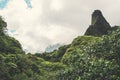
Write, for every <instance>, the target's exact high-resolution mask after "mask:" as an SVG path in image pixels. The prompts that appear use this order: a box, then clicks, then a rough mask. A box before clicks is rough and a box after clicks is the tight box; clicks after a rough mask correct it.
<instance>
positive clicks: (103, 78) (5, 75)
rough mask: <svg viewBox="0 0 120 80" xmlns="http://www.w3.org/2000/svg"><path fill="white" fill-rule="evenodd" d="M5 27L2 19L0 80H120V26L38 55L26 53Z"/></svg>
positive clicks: (80, 37) (0, 22)
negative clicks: (103, 33)
mask: <svg viewBox="0 0 120 80" xmlns="http://www.w3.org/2000/svg"><path fill="white" fill-rule="evenodd" d="M6 26H7V25H6V22H4V20H3V19H2V17H0V80H120V52H119V50H120V27H119V26H115V27H113V28H112V29H111V30H110V31H109V33H108V34H107V35H101V36H99V37H97V36H79V37H77V38H75V39H74V40H73V42H72V43H71V44H69V45H65V46H61V47H60V48H59V49H58V50H54V51H53V52H44V53H36V54H31V53H28V54H25V52H24V51H23V50H22V47H21V45H20V43H19V42H18V41H17V40H15V39H14V38H12V37H10V36H9V35H8V34H7V33H6V30H7V29H6Z"/></svg>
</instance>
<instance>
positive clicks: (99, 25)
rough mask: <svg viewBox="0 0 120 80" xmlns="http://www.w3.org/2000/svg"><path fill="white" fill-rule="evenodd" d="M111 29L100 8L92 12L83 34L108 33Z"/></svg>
mask: <svg viewBox="0 0 120 80" xmlns="http://www.w3.org/2000/svg"><path fill="white" fill-rule="evenodd" d="M110 29H111V26H110V24H109V23H108V22H107V21H106V19H105V18H104V16H103V15H102V13H101V11H100V10H95V11H94V12H93V14H92V21H91V25H90V26H89V28H88V29H87V31H86V32H85V35H92V36H101V35H106V34H108V30H110Z"/></svg>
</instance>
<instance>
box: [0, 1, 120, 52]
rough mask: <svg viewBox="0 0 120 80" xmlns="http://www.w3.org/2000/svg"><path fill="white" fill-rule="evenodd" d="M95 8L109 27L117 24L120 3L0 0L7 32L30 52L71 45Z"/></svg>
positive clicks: (82, 31)
mask: <svg viewBox="0 0 120 80" xmlns="http://www.w3.org/2000/svg"><path fill="white" fill-rule="evenodd" d="M2 1H6V2H2ZM5 3H7V4H5ZM3 4H4V5H3ZM95 9H100V10H101V11H102V12H103V14H104V16H105V18H106V19H107V20H108V22H109V23H110V24H111V25H112V26H113V25H119V24H120V15H119V14H120V0H0V15H1V16H3V17H4V19H5V21H6V22H7V23H8V33H9V34H10V35H11V36H14V37H15V38H16V39H17V40H19V41H20V43H21V44H22V46H23V48H24V49H27V50H28V51H30V52H40V51H44V50H45V48H46V47H47V46H49V45H54V44H57V43H60V44H68V43H71V41H72V40H73V39H74V38H75V37H77V36H78V35H80V36H81V35H83V34H84V32H85V30H86V29H87V28H88V26H89V25H90V23H91V22H90V21H91V14H92V12H93V11H94V10H95Z"/></svg>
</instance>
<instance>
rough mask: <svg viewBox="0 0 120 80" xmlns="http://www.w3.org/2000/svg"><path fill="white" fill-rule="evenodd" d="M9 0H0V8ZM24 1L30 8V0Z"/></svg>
mask: <svg viewBox="0 0 120 80" xmlns="http://www.w3.org/2000/svg"><path fill="white" fill-rule="evenodd" d="M9 1H10V0H0V9H3V8H5V7H6V5H7V3H8V2H9ZM24 1H25V3H26V4H27V7H29V8H32V5H31V2H30V0H24Z"/></svg>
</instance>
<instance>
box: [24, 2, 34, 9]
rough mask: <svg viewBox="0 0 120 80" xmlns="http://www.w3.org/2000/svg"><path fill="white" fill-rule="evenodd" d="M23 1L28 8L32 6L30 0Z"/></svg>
mask: <svg viewBox="0 0 120 80" xmlns="http://www.w3.org/2000/svg"><path fill="white" fill-rule="evenodd" d="M25 2H26V4H27V6H28V7H29V8H32V5H31V2H30V0H25Z"/></svg>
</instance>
